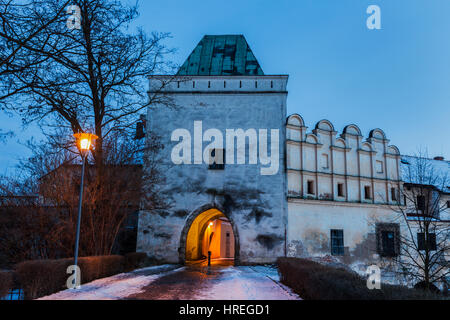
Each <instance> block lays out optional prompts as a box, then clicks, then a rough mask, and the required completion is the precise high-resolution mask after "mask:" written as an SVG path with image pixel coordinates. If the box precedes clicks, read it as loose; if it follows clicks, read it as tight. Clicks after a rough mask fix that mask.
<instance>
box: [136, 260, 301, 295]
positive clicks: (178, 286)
mask: <svg viewBox="0 0 450 320" xmlns="http://www.w3.org/2000/svg"><path fill="white" fill-rule="evenodd" d="M207 272H208V269H207V267H198V266H197V267H192V266H191V267H186V268H184V269H183V270H180V271H177V272H174V273H171V274H169V275H166V276H163V277H161V278H158V279H157V280H155V281H154V282H152V283H150V284H149V285H148V286H147V287H145V288H144V289H143V290H142V291H141V293H138V294H135V295H132V296H130V297H128V299H139V300H141V299H146V300H301V299H300V297H299V296H298V295H296V294H295V293H293V292H292V291H291V290H290V289H289V288H287V287H286V286H284V285H282V284H280V283H279V278H278V274H277V270H276V269H274V268H269V267H262V266H261V267H220V266H215V267H212V268H211V269H210V272H209V273H207Z"/></svg>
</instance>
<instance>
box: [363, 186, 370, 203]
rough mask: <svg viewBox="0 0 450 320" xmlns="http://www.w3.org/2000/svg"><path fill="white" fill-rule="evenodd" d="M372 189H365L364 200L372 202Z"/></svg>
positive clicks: (367, 187) (366, 187)
mask: <svg viewBox="0 0 450 320" xmlns="http://www.w3.org/2000/svg"><path fill="white" fill-rule="evenodd" d="M370 191H371V188H370V187H369V186H365V187H364V199H366V200H371V199H372V192H370Z"/></svg>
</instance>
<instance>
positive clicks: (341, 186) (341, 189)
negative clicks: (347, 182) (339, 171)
mask: <svg viewBox="0 0 450 320" xmlns="http://www.w3.org/2000/svg"><path fill="white" fill-rule="evenodd" d="M338 197H345V194H344V184H343V183H338Z"/></svg>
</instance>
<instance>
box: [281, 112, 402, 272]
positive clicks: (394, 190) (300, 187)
mask: <svg viewBox="0 0 450 320" xmlns="http://www.w3.org/2000/svg"><path fill="white" fill-rule="evenodd" d="M286 152H287V155H286V159H287V168H286V171H287V185H288V191H287V193H288V195H287V199H288V228H287V230H288V232H287V247H288V249H287V251H288V252H287V254H288V255H289V256H303V257H308V256H323V255H334V256H340V257H342V260H345V262H347V263H351V262H353V261H360V260H367V259H369V260H373V259H376V253H377V236H376V226H377V224H378V225H380V223H382V222H383V221H386V223H388V222H391V221H392V220H393V217H394V216H395V215H396V214H395V213H394V212H393V210H392V206H395V205H398V203H399V201H401V199H399V194H400V193H399V190H400V188H402V182H401V177H400V160H401V156H400V152H399V150H398V148H397V147H395V146H391V145H390V144H389V140H388V139H387V138H386V135H385V133H384V132H383V131H382V130H381V129H375V130H372V131H371V132H370V135H369V136H368V137H367V138H366V139H365V138H364V137H363V135H362V134H361V130H360V129H359V128H358V126H356V125H353V124H352V125H348V126H346V127H345V128H344V130H343V131H342V133H338V132H337V131H336V130H335V128H334V126H333V124H332V123H331V122H330V121H328V120H322V121H320V122H318V123H317V124H316V125H315V127H314V129H313V130H311V131H309V130H308V127H306V125H305V122H304V120H303V118H302V117H301V116H300V115H298V114H294V115H291V116H290V117H289V118H288V120H287V126H286Z"/></svg>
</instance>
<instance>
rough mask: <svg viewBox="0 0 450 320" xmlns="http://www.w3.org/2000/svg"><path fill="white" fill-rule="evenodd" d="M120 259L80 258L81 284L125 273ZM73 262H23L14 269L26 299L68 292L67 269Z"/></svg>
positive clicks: (67, 260) (105, 257) (123, 259)
mask: <svg viewBox="0 0 450 320" xmlns="http://www.w3.org/2000/svg"><path fill="white" fill-rule="evenodd" d="M124 261H125V258H124V257H122V256H103V257H86V258H80V259H79V262H78V265H79V267H80V269H81V283H88V282H91V281H93V280H96V279H100V278H105V277H109V276H112V275H115V274H118V273H121V272H123V270H124ZM73 263H74V261H73V259H60V260H35V261H25V262H22V263H19V264H18V265H17V266H16V274H17V277H18V281H19V283H20V284H21V286H22V288H23V289H24V292H25V299H27V300H29V299H37V298H40V297H44V296H48V295H51V294H53V293H56V292H59V291H61V290H65V289H67V287H66V282H67V279H68V278H69V276H70V275H69V274H67V268H68V267H69V266H71V265H73Z"/></svg>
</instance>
